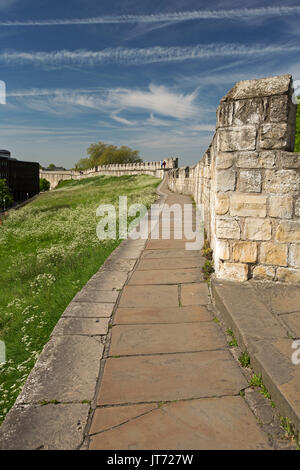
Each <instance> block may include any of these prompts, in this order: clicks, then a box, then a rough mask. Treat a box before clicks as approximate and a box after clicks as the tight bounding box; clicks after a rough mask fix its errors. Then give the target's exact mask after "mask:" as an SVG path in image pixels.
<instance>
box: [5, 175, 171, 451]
mask: <svg viewBox="0 0 300 470" xmlns="http://www.w3.org/2000/svg"><path fill="white" fill-rule="evenodd" d="M164 181H165V180H163V181H162V183H161V184H160V185H159V187H158V189H157V194H158V195H159V199H158V200H157V201H156V203H158V204H159V205H160V209H162V207H163V204H164V201H165V195H164V193H163V192H162V191H161V190H160V188H161V186H162V184H163V183H164ZM146 243H147V240H140V239H139V240H132V239H130V238H128V239H126V240H124V241H123V242H122V243H121V244H120V245H119V246H118V247H117V248H116V249H115V250H114V251H113V253H112V254H111V255H110V256H109V257H108V258H107V259H106V261H105V262H104V263H103V265H102V266H101V268H100V269H99V271H98V272H97V273H96V274H95V275H94V276H92V278H91V279H90V280H89V281H88V282H87V284H86V285H85V286H84V287H83V289H81V291H80V292H78V293H77V294H76V296H75V297H74V298H73V300H72V301H71V303H70V304H69V305H68V307H67V308H66V310H65V311H64V312H63V314H62V316H61V318H60V320H59V321H58V322H57V324H56V326H55V328H54V330H53V332H52V334H51V337H50V340H49V341H48V343H46V345H45V346H44V348H43V350H42V352H41V354H40V356H39V358H38V361H37V362H36V364H35V366H34V368H33V369H32V371H31V373H30V374H29V376H28V379H27V381H26V383H25V385H24V387H23V389H22V391H21V393H20V395H19V396H18V398H17V400H16V402H15V404H14V406H13V407H12V408H11V410H10V411H9V413H8V414H7V416H6V418H5V421H4V422H3V424H2V426H1V428H0V450H14V449H15V450H35V449H45V450H54V449H57V450H76V449H80V448H81V447H82V444H83V441H84V438H85V428H86V426H87V425H88V419H89V414H90V411H91V403H92V402H93V400H94V397H95V392H96V387H97V382H98V378H99V371H100V362H101V359H102V357H103V352H104V345H105V339H106V335H107V334H108V331H109V322H110V318H111V316H112V314H113V312H114V309H115V308H116V306H117V305H118V298H119V296H120V293H121V291H122V289H123V287H124V285H125V284H126V282H127V280H128V278H129V276H130V274H131V272H132V270H133V268H134V266H135V264H136V262H137V261H138V259H139V258H140V256H141V253H142V251H143V249H144V247H145V245H146Z"/></svg>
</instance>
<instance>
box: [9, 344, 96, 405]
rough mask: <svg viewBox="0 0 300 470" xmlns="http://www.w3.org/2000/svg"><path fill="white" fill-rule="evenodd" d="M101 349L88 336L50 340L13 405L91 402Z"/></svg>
mask: <svg viewBox="0 0 300 470" xmlns="http://www.w3.org/2000/svg"><path fill="white" fill-rule="evenodd" d="M102 352H103V345H102V344H101V343H100V342H99V341H98V340H97V339H95V338H90V337H88V336H75V335H74V336H71V335H70V336H69V335H67V336H53V337H52V338H51V339H50V341H48V343H47V344H46V346H45V347H44V349H43V351H42V353H41V354H40V356H39V360H38V362H37V363H36V365H35V366H34V368H33V369H32V371H31V373H30V374H29V377H28V379H27V381H26V383H25V385H24V387H23V390H22V392H21V394H20V395H19V396H18V398H17V401H16V403H17V404H23V403H39V402H41V401H45V400H46V401H52V400H57V401H59V402H68V403H69V402H81V401H83V400H92V399H93V397H94V394H95V386H96V381H97V378H98V374H99V367H100V359H101V357H102Z"/></svg>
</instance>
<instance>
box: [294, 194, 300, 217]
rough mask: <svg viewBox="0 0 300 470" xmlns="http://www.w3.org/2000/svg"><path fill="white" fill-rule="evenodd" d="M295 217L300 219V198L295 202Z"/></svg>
mask: <svg viewBox="0 0 300 470" xmlns="http://www.w3.org/2000/svg"><path fill="white" fill-rule="evenodd" d="M295 215H296V217H300V198H299V199H297V200H296V202H295Z"/></svg>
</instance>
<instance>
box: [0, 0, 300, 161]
mask: <svg viewBox="0 0 300 470" xmlns="http://www.w3.org/2000/svg"><path fill="white" fill-rule="evenodd" d="M245 6H246V7H247V8H246V7H245ZM299 21H300V2H299V1H293V0H288V1H286V2H279V1H276V0H275V1H269V2H266V1H256V0H252V1H250V2H247V3H245V2H241V1H233V0H230V1H229V0H222V1H219V0H211V1H210V2H207V1H201V0H197V1H195V0H172V1H171V0H165V1H164V2H162V1H161V0H159V1H158V0H64V1H56V0H43V2H41V1H40V0H0V80H3V81H5V83H6V87H7V97H6V104H5V105H2V104H0V148H6V149H10V150H11V151H12V153H13V155H14V156H16V157H17V158H19V159H23V160H28V161H38V162H40V163H41V164H42V165H48V164H49V163H55V164H57V165H63V166H65V167H66V168H71V167H73V166H74V164H75V163H76V161H78V160H79V158H81V157H84V156H86V149H87V147H88V146H89V145H90V144H91V143H93V142H96V141H98V140H101V141H104V142H106V143H112V144H115V145H128V146H130V147H132V148H134V149H138V150H140V152H141V157H142V158H143V159H144V160H146V161H147V160H148V161H150V160H160V159H161V158H164V157H168V156H178V157H179V158H180V165H189V164H194V163H196V162H197V161H199V160H200V158H201V157H202V155H203V153H204V152H205V150H206V148H207V147H208V145H209V143H210V141H211V138H212V135H213V132H214V128H215V119H216V114H215V113H216V108H217V106H218V103H219V101H220V99H221V98H222V96H223V95H224V94H225V93H226V92H227V91H228V90H229V89H230V88H231V87H232V86H233V85H234V83H236V82H237V81H239V80H243V79H251V78H259V77H265V76H271V75H278V74H284V73H292V74H293V77H294V80H299V79H300V55H299V51H300V28H299Z"/></svg>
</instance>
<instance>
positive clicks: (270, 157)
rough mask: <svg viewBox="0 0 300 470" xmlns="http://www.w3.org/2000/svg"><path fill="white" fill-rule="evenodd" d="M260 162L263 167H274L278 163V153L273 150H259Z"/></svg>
mask: <svg viewBox="0 0 300 470" xmlns="http://www.w3.org/2000/svg"><path fill="white" fill-rule="evenodd" d="M258 158H259V164H260V167H261V168H274V167H275V165H276V153H275V152H274V151H272V150H263V151H261V152H259V157H258Z"/></svg>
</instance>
